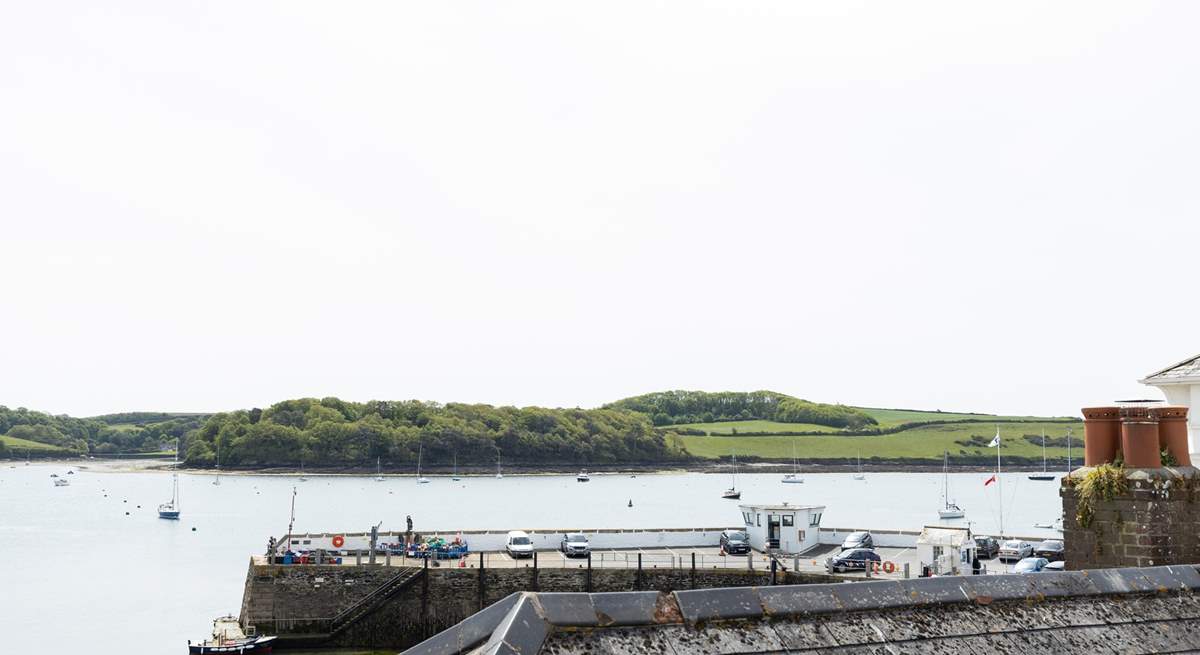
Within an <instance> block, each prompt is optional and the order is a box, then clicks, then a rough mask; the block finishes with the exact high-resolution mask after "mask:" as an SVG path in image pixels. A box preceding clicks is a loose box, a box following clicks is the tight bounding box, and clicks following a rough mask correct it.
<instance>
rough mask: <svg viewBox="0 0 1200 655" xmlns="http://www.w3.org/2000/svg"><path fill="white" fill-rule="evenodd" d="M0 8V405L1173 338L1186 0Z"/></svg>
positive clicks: (534, 378) (1196, 104) (1197, 94)
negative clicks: (1116, 0) (1162, 0)
mask: <svg viewBox="0 0 1200 655" xmlns="http://www.w3.org/2000/svg"><path fill="white" fill-rule="evenodd" d="M102 4H108V6H97V4H96V3H91V2H73V3H72V2H34V3H17V4H14V5H12V6H10V7H8V8H6V9H5V10H4V11H3V13H4V16H3V19H2V20H0V224H2V225H0V226H2V228H3V230H2V232H0V238H2V240H3V241H2V243H0V284H2V288H0V348H2V352H3V357H2V359H0V404H5V405H8V406H10V407H15V406H26V407H29V408H32V409H41V410H45V411H51V412H56V413H58V412H65V413H71V414H76V415H90V414H97V413H102V412H111V411H122V410H188V411H204V410H222V409H233V408H241V407H250V406H265V405H267V404H270V403H272V402H274V401H277V400H281V399H284V398H289V397H298V396H326V395H336V396H340V397H343V398H347V399H353V400H368V399H372V398H381V399H405V398H420V399H429V400H439V401H469V402H487V403H493V404H518V405H530V404H535V405H550V406H582V407H590V406H595V405H598V404H601V403H603V402H606V401H608V400H613V399H616V398H620V397H623V396H628V395H633V394H637V393H643V392H648V391H654V390H662V389H672V388H687V389H706V390H714V391H715V390H753V389H761V388H766V389H773V390H777V391H781V392H785V393H790V394H794V395H797V396H801V397H804V398H809V399H812V400H819V401H829V402H844V403H848V404H856V405H868V406H885V407H914V408H930V409H932V408H941V409H946V410H951V409H953V410H971V411H988V412H1003V413H1048V414H1073V413H1075V412H1076V411H1077V410H1078V408H1079V407H1080V406H1082V405H1087V404H1092V403H1103V402H1107V401H1110V400H1112V399H1114V398H1121V397H1130V396H1134V397H1147V396H1150V397H1159V396H1158V394H1157V392H1156V391H1154V390H1151V389H1147V388H1144V387H1141V386H1140V385H1138V384H1137V383H1136V380H1137V379H1138V378H1139V377H1141V376H1142V375H1144V374H1146V373H1149V372H1151V371H1153V370H1155V369H1157V368H1160V367H1162V366H1166V365H1168V364H1171V363H1174V362H1175V361H1176V360H1179V359H1182V358H1184V357H1187V356H1190V355H1194V354H1196V353H1198V352H1200V336H1198V334H1197V331H1196V321H1197V318H1198V313H1200V310H1198V309H1197V305H1196V301H1197V297H1196V289H1197V284H1196V282H1197V276H1196V270H1197V266H1196V262H1197V257H1196V255H1197V239H1198V237H1200V220H1197V216H1198V213H1200V212H1198V210H1200V198H1198V196H1197V188H1198V187H1197V180H1198V179H1200V177H1198V174H1200V170H1198V169H1200V128H1198V127H1197V125H1198V121H1200V119H1198V117H1200V85H1197V84H1196V70H1197V68H1196V67H1197V63H1198V62H1200V39H1196V38H1195V36H1196V32H1195V30H1196V25H1197V24H1200V4H1197V3H1190V2H1182V1H1181V2H1166V3H1159V2H1132V1H1131V2H1123V3H1104V2H1094V1H1089V2H1081V3H1066V2H1056V3H1045V2H1032V3H1020V2H1011V1H1006V2H994V3H991V5H990V7H985V6H983V5H981V4H980V3H963V2H941V3H913V2H906V3H896V2H875V3H861V2H841V1H839V2H825V3H817V2H795V1H787V2H744V1H740V0H739V1H736V2H734V1H731V2H724V3H711V2H709V3H705V2H697V1H695V0H690V1H687V2H679V3H650V2H642V1H638V2H625V3H620V2H604V3H588V4H585V3H577V2H561V1H554V2H545V3H541V2H521V3H494V2H480V3H471V2H456V3H415V2H411V3H397V2H381V3H375V4H371V3H354V4H353V5H351V4H349V3H339V4H330V3H327V2H321V3H304V2H295V1H289V2H279V3H246V2H237V3H233V2H229V3H210V2H204V3H196V4H194V5H189V4H187V3H182V2H171V3H163V2H145V3H122V4H123V6H121V7H119V8H116V7H114V6H112V5H111V3H102Z"/></svg>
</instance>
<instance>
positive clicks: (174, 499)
mask: <svg viewBox="0 0 1200 655" xmlns="http://www.w3.org/2000/svg"><path fill="white" fill-rule="evenodd" d="M178 468H179V440H178V439H176V440H175V464H174V466H172V467H171V500H170V501H169V502H165V503H163V504H161V505H159V506H158V518H160V519H178V518H179V511H180V509H179V472H178Z"/></svg>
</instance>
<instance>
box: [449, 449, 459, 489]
mask: <svg viewBox="0 0 1200 655" xmlns="http://www.w3.org/2000/svg"><path fill="white" fill-rule="evenodd" d="M450 479H451V480H454V481H455V482H458V481H459V479H460V478H459V477H458V452H457V451H456V452H455V453H454V473H453V474H451V475H450Z"/></svg>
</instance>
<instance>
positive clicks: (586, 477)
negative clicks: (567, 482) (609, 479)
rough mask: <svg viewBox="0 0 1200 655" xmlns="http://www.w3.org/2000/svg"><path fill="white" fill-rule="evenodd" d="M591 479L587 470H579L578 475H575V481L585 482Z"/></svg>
mask: <svg viewBox="0 0 1200 655" xmlns="http://www.w3.org/2000/svg"><path fill="white" fill-rule="evenodd" d="M591 479H592V476H590V475H588V472H587V471H580V472H579V475H577V476H575V481H576V482H587V481H589V480H591Z"/></svg>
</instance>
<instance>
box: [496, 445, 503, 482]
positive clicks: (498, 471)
mask: <svg viewBox="0 0 1200 655" xmlns="http://www.w3.org/2000/svg"><path fill="white" fill-rule="evenodd" d="M502 477H504V474H503V473H501V472H500V449H499V448H497V449H496V479H497V480H499V479H500V478H502Z"/></svg>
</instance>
